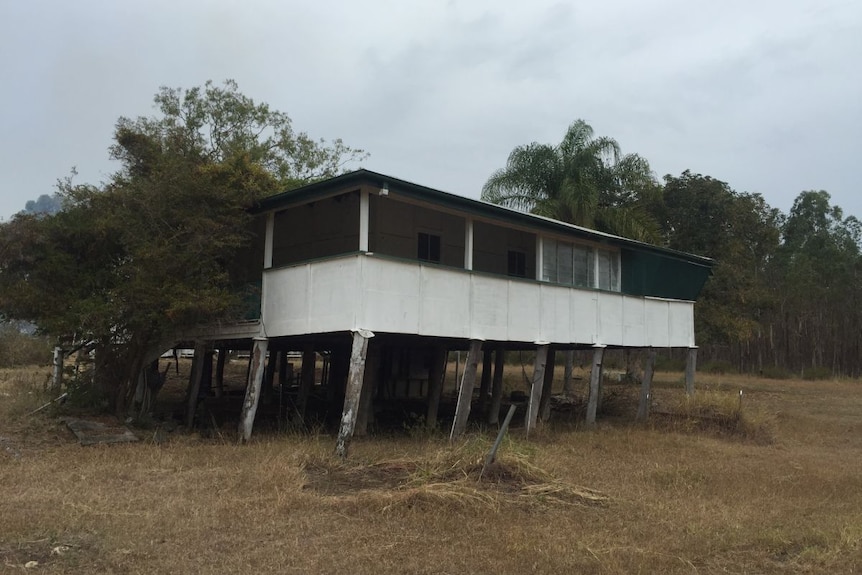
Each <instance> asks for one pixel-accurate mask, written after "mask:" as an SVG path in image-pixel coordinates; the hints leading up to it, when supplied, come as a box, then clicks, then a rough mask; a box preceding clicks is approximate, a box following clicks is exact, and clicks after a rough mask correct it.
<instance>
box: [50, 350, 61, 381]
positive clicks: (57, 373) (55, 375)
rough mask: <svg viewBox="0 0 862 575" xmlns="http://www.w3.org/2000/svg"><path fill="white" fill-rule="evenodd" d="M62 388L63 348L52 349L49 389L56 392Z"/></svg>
mask: <svg viewBox="0 0 862 575" xmlns="http://www.w3.org/2000/svg"><path fill="white" fill-rule="evenodd" d="M62 386H63V348H62V347H60V346H55V347H54V370H53V372H52V375H51V387H52V388H53V389H54V390H55V391H56V390H58V389H60V388H61V387H62Z"/></svg>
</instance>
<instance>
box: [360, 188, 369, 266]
mask: <svg viewBox="0 0 862 575" xmlns="http://www.w3.org/2000/svg"><path fill="white" fill-rule="evenodd" d="M359 251H360V252H367V251H368V190H366V189H362V190H361V191H360V192H359Z"/></svg>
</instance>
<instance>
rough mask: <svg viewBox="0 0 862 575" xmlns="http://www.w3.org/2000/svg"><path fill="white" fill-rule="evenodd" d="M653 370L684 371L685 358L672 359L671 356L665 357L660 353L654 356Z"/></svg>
mask: <svg viewBox="0 0 862 575" xmlns="http://www.w3.org/2000/svg"><path fill="white" fill-rule="evenodd" d="M655 370H656V371H685V360H684V359H674V358H672V357H665V356H662V355H659V356H656V358H655Z"/></svg>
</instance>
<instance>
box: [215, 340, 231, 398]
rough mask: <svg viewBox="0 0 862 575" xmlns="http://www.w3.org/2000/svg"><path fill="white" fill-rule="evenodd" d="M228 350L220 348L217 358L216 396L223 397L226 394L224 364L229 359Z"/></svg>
mask: <svg viewBox="0 0 862 575" xmlns="http://www.w3.org/2000/svg"><path fill="white" fill-rule="evenodd" d="M227 354H228V350H226V349H225V348H221V349H219V350H218V359H217V360H216V372H215V396H216V397H221V396H223V395H224V366H225V362H226V361H227Z"/></svg>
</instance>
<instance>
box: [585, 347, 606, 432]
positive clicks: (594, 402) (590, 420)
mask: <svg viewBox="0 0 862 575" xmlns="http://www.w3.org/2000/svg"><path fill="white" fill-rule="evenodd" d="M604 354H605V348H604V347H603V346H602V347H596V348H595V351H594V352H593V366H592V369H590V399H589V401H588V402H587V425H593V424H595V423H596V411H597V409H598V406H599V394H600V393H601V382H602V358H603V357H604Z"/></svg>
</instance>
